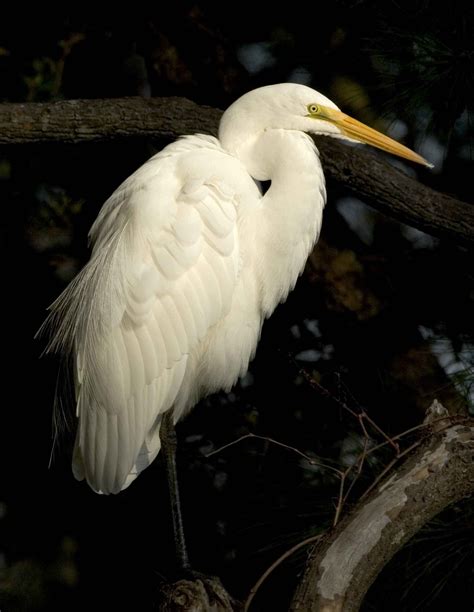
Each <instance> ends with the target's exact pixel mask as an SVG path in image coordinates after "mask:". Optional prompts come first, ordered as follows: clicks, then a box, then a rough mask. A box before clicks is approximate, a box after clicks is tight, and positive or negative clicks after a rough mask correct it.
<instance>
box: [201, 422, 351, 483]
mask: <svg viewBox="0 0 474 612" xmlns="http://www.w3.org/2000/svg"><path fill="white" fill-rule="evenodd" d="M247 438H254V439H257V440H264V441H265V442H271V443H272V444H275V445H276V446H281V447H282V448H285V449H286V450H289V451H292V452H294V453H296V454H297V455H300V457H303V459H305V460H306V461H308V463H310V464H311V465H317V466H318V467H322V468H324V469H325V470H331V471H332V472H336V474H338V476H342V475H343V472H342V471H341V470H338V469H337V468H335V467H332V466H331V465H326V464H325V463H322V462H321V461H317V460H316V459H314V458H313V457H310V456H309V455H305V453H303V452H302V451H300V450H299V449H297V448H295V447H294V446H289V445H288V444H283V442H279V441H278V440H274V439H273V438H268V437H267V436H258V435H256V434H253V433H248V434H245V435H244V436H240V438H237V440H233V441H232V442H229V443H228V444H224V446H221V447H219V448H217V449H216V450H213V451H211V452H210V453H207V454H205V455H204V456H205V457H206V458H207V457H212V455H216V454H217V453H220V452H222V451H223V450H225V449H227V448H229V447H231V446H234V444H238V443H239V442H242V440H245V439H247Z"/></svg>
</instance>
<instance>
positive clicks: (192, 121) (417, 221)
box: [0, 97, 474, 244]
mask: <svg viewBox="0 0 474 612" xmlns="http://www.w3.org/2000/svg"><path fill="white" fill-rule="evenodd" d="M221 115H222V111H220V110H219V109H216V108H211V107H208V106H199V105H197V104H195V103H194V102H191V101H189V100H186V99H185V98H176V97H170V98H151V99H150V98H118V99H107V100H67V101H60V102H53V103H47V104H1V105H0V145H9V144H28V143H42V142H59V143H81V142H94V141H103V140H113V139H115V140H116V139H123V138H131V137H153V138H158V139H160V140H165V141H167V140H171V139H174V138H176V137H177V136H180V135H183V134H189V133H193V132H205V133H211V134H215V133H216V131H217V125H218V123H219V119H220V117H221ZM316 142H317V145H318V147H319V149H320V153H321V160H322V163H323V166H324V170H325V173H326V176H327V178H328V179H329V180H330V181H331V180H333V181H336V182H337V183H340V184H343V185H344V186H345V187H347V188H348V189H349V190H350V191H351V192H352V193H353V194H354V195H355V196H356V197H359V198H361V199H362V200H364V201H365V202H367V203H368V204H370V205H371V206H373V207H374V208H376V209H378V210H380V211H382V212H383V213H385V214H387V215H390V216H392V217H395V218H396V219H398V220H400V221H403V222H404V223H408V224H410V225H413V226H415V227H418V228H420V229H422V230H423V231H426V232H429V233H431V234H433V235H435V236H440V237H442V238H448V239H451V240H454V241H455V242H461V243H464V244H473V243H474V206H471V205H469V204H466V203H464V202H460V201H458V200H456V199H454V198H451V197H449V196H446V195H443V194H440V193H437V192H435V191H433V190H432V189H430V188H429V187H426V186H425V185H423V184H422V183H419V182H417V181H415V180H413V179H412V178H410V177H408V176H406V175H405V174H403V173H402V172H400V171H399V170H397V169H395V168H394V167H393V166H390V165H389V164H388V163H386V162H385V161H384V160H383V159H382V158H381V157H380V156H377V154H375V153H371V152H368V151H367V150H363V149H362V148H361V147H357V148H354V147H348V146H346V145H344V144H342V143H341V142H338V141H336V140H334V139H332V138H324V137H318V138H317V139H316Z"/></svg>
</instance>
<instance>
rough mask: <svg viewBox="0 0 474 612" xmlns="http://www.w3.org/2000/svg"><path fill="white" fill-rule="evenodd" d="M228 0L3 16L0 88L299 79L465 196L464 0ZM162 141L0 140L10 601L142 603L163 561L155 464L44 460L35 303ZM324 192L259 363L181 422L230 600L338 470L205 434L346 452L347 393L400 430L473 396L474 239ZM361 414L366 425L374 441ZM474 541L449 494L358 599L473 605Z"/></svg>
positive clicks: (290, 538) (200, 93)
mask: <svg viewBox="0 0 474 612" xmlns="http://www.w3.org/2000/svg"><path fill="white" fill-rule="evenodd" d="M216 4H217V3H216ZM219 5H220V6H212V5H207V4H206V3H202V2H201V3H192V2H178V3H174V5H173V7H171V6H166V9H165V8H159V7H158V8H156V9H154V10H153V11H150V12H148V13H146V14H145V13H142V12H140V11H139V10H138V9H137V10H135V9H134V7H132V6H131V7H128V10H127V12H124V13H122V14H121V13H120V12H119V11H118V10H117V9H114V11H113V16H110V15H108V16H107V17H100V16H98V15H94V16H91V15H86V14H84V13H72V12H65V11H62V10H61V9H58V8H55V9H54V11H52V12H51V13H50V14H49V15H48V16H46V15H45V14H43V13H42V12H37V13H36V14H34V13H32V12H31V10H30V9H28V11H26V9H25V15H22V16H18V17H7V16H6V15H2V22H1V25H0V37H1V38H0V74H1V75H2V76H1V83H0V98H1V100H2V101H3V102H7V101H10V102H41V101H50V100H56V99H69V98H100V97H117V96H130V95H146V96H149V95H152V96H168V95H179V96H185V97H188V98H190V99H192V100H195V101H196V102H198V103H203V104H207V105H212V106H218V107H220V108H225V107H226V106H227V105H228V104H229V103H230V102H231V101H233V100H234V99H235V98H236V97H238V96H239V95H240V94H242V93H244V92H245V91H247V90H249V89H252V88H254V87H258V86H260V85H264V84H269V83H276V82H284V81H295V80H296V81H299V82H304V83H305V84H308V85H310V86H312V87H314V88H315V89H317V90H319V91H321V92H323V93H325V94H326V95H328V96H329V97H330V98H332V99H333V100H334V101H335V102H336V103H337V104H338V105H339V106H341V107H342V108H343V109H344V110H345V111H346V112H348V113H349V114H352V115H353V116H356V117H357V118H358V119H360V120H362V121H364V122H367V123H369V124H371V125H373V126H375V127H376V128H378V129H380V130H382V131H385V132H386V133H389V134H392V135H393V137H395V138H397V139H399V140H402V141H403V142H404V143H405V144H407V145H408V146H410V147H413V148H415V149H416V150H417V151H419V152H420V153H422V154H423V155H424V156H425V157H426V158H428V159H429V160H430V161H433V163H434V164H435V168H434V170H433V171H428V170H424V169H420V168H418V167H417V168H414V167H413V166H410V165H405V164H403V167H404V168H405V171H406V172H407V173H409V174H411V175H414V176H416V177H417V178H418V180H420V181H422V182H424V183H426V184H427V185H430V186H432V187H434V188H435V189H438V190H440V191H443V192H446V193H449V194H451V195H452V196H454V197H457V198H459V199H461V200H464V201H467V202H469V201H471V200H472V173H473V170H474V163H473V151H474V149H473V143H474V140H473V136H474V122H473V100H474V95H473V94H474V91H473V90H474V36H473V34H474V15H473V9H472V3H471V2H467V1H466V2H450V3H440V4H438V3H435V2H428V1H412V2H409V3H405V2H394V1H393V2H392V1H389V2H384V3H377V2H369V1H364V0H360V1H356V0H353V1H349V0H348V1H340V2H332V3H331V2H327V3H304V4H294V5H291V6H289V5H287V6H285V7H284V8H283V7H282V8H279V7H278V6H277V5H276V4H275V3H272V4H271V5H269V6H268V8H267V10H266V11H265V13H264V17H257V15H256V13H255V10H254V8H252V7H248V6H245V5H235V4H231V3H219ZM165 144H166V143H162V142H150V141H136V140H135V141H133V142H130V141H128V142H115V143H113V144H111V143H101V144H91V145H80V146H70V145H68V146H65V145H61V144H58V145H54V146H52V145H48V146H46V145H44V146H24V145H22V146H9V147H4V148H3V149H0V202H1V205H2V211H1V215H0V224H1V244H2V257H3V262H4V266H3V270H4V274H5V277H6V279H7V282H6V283H4V285H3V286H4V290H3V293H2V305H3V339H4V341H3V343H2V346H3V348H4V350H3V363H4V376H3V381H4V382H3V401H2V409H1V410H0V414H1V430H0V432H1V440H0V444H1V453H2V456H1V463H0V466H1V467H0V470H1V472H0V473H1V479H0V602H1V603H0V607H1V609H2V612H4V611H5V612H6V611H8V610H83V609H88V610H95V609H107V610H108V609H115V608H117V607H118V608H120V609H131V610H147V609H150V608H151V607H152V605H153V604H154V602H156V600H157V595H158V592H159V588H160V584H161V581H162V580H167V579H170V578H172V577H173V572H174V567H173V565H174V561H173V542H172V536H171V524H170V517H169V509H168V505H167V498H166V488H165V483H164V479H163V474H162V469H161V464H160V462H159V461H156V462H155V463H154V464H153V466H152V467H150V468H149V469H148V470H146V471H145V472H144V473H143V474H142V475H141V476H140V478H138V480H137V481H136V482H135V483H134V484H133V485H132V486H131V487H130V489H128V490H126V491H125V492H123V493H122V494H120V495H118V496H115V497H101V496H97V495H95V494H94V493H92V491H91V490H89V488H88V487H87V486H86V485H85V484H83V483H78V482H76V481H75V480H74V478H73V477H72V474H71V471H70V443H71V435H70V434H68V433H67V432H66V433H65V434H64V435H63V436H61V441H60V443H59V444H58V445H57V447H56V451H55V453H54V460H53V462H52V465H51V467H50V468H49V469H48V463H49V459H50V453H51V447H52V427H51V415H52V406H53V400H54V392H55V385H56V380H57V371H58V360H57V359H55V358H54V357H47V358H43V359H40V354H41V352H42V350H43V349H44V347H45V342H44V341H41V340H40V341H35V340H34V339H33V337H34V334H35V332H36V330H37V329H38V327H39V326H40V324H41V322H42V321H43V319H44V317H45V309H46V307H47V306H48V305H49V304H50V303H51V302H52V301H53V300H54V298H55V297H56V296H57V295H58V294H59V293H60V291H61V290H62V289H63V288H64V287H65V285H66V284H67V282H69V281H70V280H71V278H73V276H74V275H75V274H76V273H77V271H78V270H79V269H80V268H81V266H82V265H83V264H84V263H85V261H87V258H88V250H87V231H88V228H89V227H90V225H91V223H92V221H93V220H94V218H95V216H96V215H97V212H98V210H99V208H100V206H101V204H102V202H103V201H104V200H105V199H106V198H107V196H108V195H109V194H110V193H111V191H113V189H114V188H115V187H116V186H117V185H118V184H119V183H120V182H121V181H122V180H123V179H124V178H125V177H126V176H128V175H129V174H130V173H131V172H132V171H133V170H134V169H135V168H136V167H138V166H139V165H140V164H141V163H142V162H143V161H145V160H146V159H147V158H148V157H149V156H150V155H151V154H152V153H153V152H154V151H155V150H157V149H159V148H161V147H162V146H163V145H165ZM393 163H395V162H393ZM396 163H398V162H396ZM398 165H401V162H400V163H398ZM328 195H329V199H328V205H327V208H326V211H325V219H324V227H323V232H322V237H321V240H320V243H319V245H318V248H317V249H316V251H315V254H314V256H313V257H312V258H311V262H310V263H309V264H308V266H307V270H306V273H305V274H304V275H303V277H302V278H301V279H300V281H299V283H298V285H297V288H296V290H295V291H294V292H293V294H292V295H291V296H290V298H289V300H288V301H287V303H286V304H285V305H283V306H281V307H279V308H278V310H277V311H276V313H275V314H274V316H273V317H272V318H271V319H270V320H269V321H268V322H267V323H266V325H265V327H264V332H263V337H262V341H261V343H260V345H259V350H258V354H257V357H256V359H255V361H254V362H253V363H252V366H251V369H250V374H249V375H248V376H247V377H245V379H244V380H243V381H242V382H241V383H240V384H238V385H237V387H236V389H235V390H234V391H233V392H232V393H231V394H228V395H225V394H221V395H217V396H214V397H212V398H209V399H208V400H206V401H204V402H202V403H201V404H200V405H199V406H198V407H197V408H196V409H195V410H194V412H193V413H192V415H191V416H190V417H189V418H188V419H187V420H186V421H184V422H183V423H182V424H181V425H180V426H179V428H178V435H179V440H180V443H181V446H180V451H179V452H180V456H179V464H180V469H181V489H182V496H183V508H184V518H185V526H186V531H187V536H188V541H189V548H190V555H191V559H192V562H193V564H194V566H195V568H196V569H199V570H201V571H204V572H208V573H211V574H217V575H219V576H220V577H221V578H222V580H223V582H224V584H225V585H226V587H227V588H228V589H229V591H230V592H231V593H232V594H233V595H235V596H236V597H237V598H240V599H243V598H245V596H246V595H247V593H248V591H249V589H250V587H251V586H252V585H253V584H254V583H255V582H256V580H257V579H258V577H259V576H260V575H261V574H262V573H263V571H264V570H265V569H266V568H267V567H268V565H269V564H270V563H271V562H272V561H273V560H274V559H276V558H277V557H278V555H280V554H281V553H283V552H284V551H285V550H286V549H288V548H290V547H291V546H292V545H294V544H296V543H297V542H299V541H300V540H302V539H303V538H305V537H308V536H309V535H312V534H316V533H318V532H319V531H322V530H323V529H325V528H326V527H327V526H328V525H329V524H330V523H331V521H332V519H333V516H334V511H335V506H336V504H337V499H338V491H339V480H338V478H337V477H335V476H334V473H333V472H331V471H330V470H329V471H328V470H324V469H322V468H318V467H315V466H310V465H309V464H308V463H307V462H305V461H304V460H303V459H302V458H301V457H299V456H298V455H297V454H296V453H295V452H294V451H291V450H287V449H284V448H281V447H277V446H276V445H274V444H272V443H271V442H269V441H268V440H260V439H246V440H244V441H242V442H241V443H239V444H236V445H234V446H232V447H230V448H227V449H225V450H223V451H222V452H220V453H218V454H216V455H213V456H211V457H208V458H207V457H206V456H205V455H206V454H207V453H208V452H210V451H212V450H215V449H218V448H220V447H221V446H223V445H224V444H227V443H228V442H231V441H233V440H236V439H237V438H239V436H242V435H245V434H246V433H249V432H251V433H254V434H257V435H260V436H264V437H267V438H272V439H275V440H277V441H279V442H281V443H284V444H286V445H289V446H291V447H294V448H295V449H298V450H300V451H302V452H303V453H306V454H308V455H311V456H319V457H322V458H323V460H324V461H325V463H327V464H329V465H332V466H340V467H343V468H344V467H347V466H348V465H350V463H351V462H354V461H355V460H356V459H357V457H358V456H359V454H360V452H361V449H362V447H363V445H364V440H365V438H364V434H363V432H362V430H361V427H360V425H359V423H358V420H357V419H356V418H354V417H353V416H351V414H350V413H349V411H348V410H347V408H350V409H351V410H352V411H355V412H357V411H360V410H361V409H365V410H366V411H367V412H368V413H369V414H370V416H371V417H372V418H373V419H374V420H375V421H376V422H377V423H378V425H379V426H380V427H381V428H383V430H384V431H385V432H387V434H389V435H396V434H397V433H400V432H402V431H404V430H405V429H407V428H409V427H413V426H414V425H417V424H419V423H420V422H421V420H422V419H423V415H424V412H425V410H426V409H427V408H428V406H429V405H430V404H431V402H432V401H433V399H435V398H438V399H439V400H440V401H442V402H443V403H444V404H445V405H447V406H449V407H450V408H454V409H457V410H464V409H466V407H469V406H470V405H472V398H473V395H472V384H473V381H474V377H473V367H474V355H473V350H472V349H473V317H472V305H473V299H474V278H473V268H472V253H469V252H468V251H467V250H466V249H465V248H461V247H459V246H457V245H456V244H453V243H448V242H444V241H439V240H437V239H435V238H432V237H430V236H427V235H426V234H423V233H421V232H418V231H416V230H414V229H413V228H409V227H407V226H404V225H402V224H399V223H396V222H394V221H392V220H391V219H389V218H387V217H384V216H382V215H380V214H378V213H376V212H375V211H374V210H372V209H370V208H368V207H367V206H366V205H364V204H363V203H362V202H359V201H356V200H354V199H353V198H351V197H350V195H349V194H347V193H345V192H344V189H343V188H341V187H340V186H337V185H329V192H328ZM305 373H306V374H308V375H309V376H310V377H313V379H314V380H316V381H318V382H319V383H320V384H321V385H322V386H323V387H324V388H325V389H326V390H327V393H322V392H321V391H318V389H316V388H314V386H312V385H311V384H309V383H308V381H307V379H306V378H305V375H304V374H305ZM369 433H370V435H371V438H372V439H371V442H370V443H371V444H378V443H380V442H381V441H383V438H382V437H381V436H380V434H378V433H377V432H376V431H375V429H374V428H369ZM408 442H409V439H407V442H406V443H407V444H408ZM392 458H393V451H391V450H390V448H384V449H382V450H381V451H380V452H378V453H374V454H373V455H371V458H370V461H368V462H367V464H366V466H365V468H364V470H363V472H362V474H361V475H360V477H358V478H357V479H355V480H354V479H353V478H349V481H348V482H352V480H354V486H353V489H352V492H351V496H350V498H349V500H348V505H350V504H351V503H353V502H354V501H356V500H357V497H358V495H360V494H361V493H362V492H363V491H364V490H365V489H366V488H367V486H369V485H370V483H371V482H372V481H373V480H374V478H375V477H376V476H377V474H378V473H380V471H381V470H382V469H383V467H384V466H385V465H386V464H387V463H388V462H389V461H390V460H391V459H392ZM472 536H473V512H472V506H471V505H470V504H469V503H468V502H466V503H464V504H459V505H457V506H456V507H453V508H451V509H449V510H448V511H447V512H445V513H444V514H443V515H441V516H440V517H438V519H437V520H436V521H434V522H433V523H432V524H430V525H429V526H428V527H427V529H426V530H425V531H424V532H423V533H422V534H420V536H419V538H418V539H414V541H413V542H411V543H410V545H409V546H407V547H406V549H405V551H403V552H402V553H401V554H400V555H398V557H397V559H395V560H394V561H393V562H392V565H391V568H390V567H389V568H388V569H387V570H386V571H385V572H384V573H383V574H382V575H381V577H380V578H379V580H378V582H377V583H376V584H375V585H374V587H373V589H372V590H371V593H370V594H369V597H368V599H367V602H366V607H365V608H364V609H365V610H398V611H400V610H428V609H430V610H431V609H437V608H438V609H445V608H446V607H447V606H448V605H449V606H451V607H452V606H453V602H455V604H454V607H455V609H456V610H471V609H472V601H473V584H472V583H473V580H472V565H473V563H472V561H473V554H472V541H473V537H472ZM306 554H307V552H306V551H304V550H303V551H302V552H300V553H298V554H296V555H294V556H293V557H292V558H291V559H290V560H289V561H287V562H286V563H285V564H284V565H283V566H282V567H280V568H279V569H278V570H277V571H276V572H275V574H274V576H273V578H271V579H270V581H269V582H268V585H267V586H264V587H263V588H262V590H261V592H260V594H259V595H258V597H257V598H256V600H255V603H254V605H255V607H254V609H255V610H257V609H260V610H275V611H277V610H286V609H287V607H288V601H289V598H290V596H291V592H292V589H293V587H294V585H295V584H296V581H297V579H298V576H299V575H300V572H301V570H302V567H303V564H304V561H305V558H306Z"/></svg>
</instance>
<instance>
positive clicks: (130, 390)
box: [52, 141, 239, 493]
mask: <svg viewBox="0 0 474 612" xmlns="http://www.w3.org/2000/svg"><path fill="white" fill-rule="evenodd" d="M216 142H217V141H216ZM198 144H199V146H197V144H196V143H193V142H191V143H188V145H189V149H190V150H189V151H188V150H184V151H183V150H181V149H180V148H179V147H180V146H181V148H182V147H183V144H181V145H180V144H179V143H178V144H176V145H175V150H173V148H172V146H171V147H168V148H167V149H165V150H164V151H163V152H162V153H161V154H159V155H158V156H155V158H152V160H150V161H149V162H148V163H147V164H145V165H144V166H142V168H140V169H139V170H138V171H137V172H136V173H135V174H134V175H132V176H131V177H130V178H129V179H127V181H125V183H124V184H123V185H122V186H121V187H120V188H119V189H118V190H117V191H116V192H115V193H114V194H113V195H112V197H111V198H110V199H109V200H108V202H106V204H105V205H104V207H103V209H102V211H101V213H100V214H99V217H98V218H97V221H96V222H95V224H94V226H93V227H92V230H91V238H92V240H93V241H94V249H93V254H92V257H91V260H90V262H89V263H88V264H87V265H86V267H85V268H84V269H83V270H82V272H81V273H80V274H79V275H78V277H76V279H75V280H74V281H73V283H72V284H71V285H70V286H69V288H68V289H66V291H65V293H64V294H63V295H62V296H61V297H60V298H59V299H58V301H57V302H56V303H55V305H53V314H52V317H53V319H54V318H56V319H57V320H58V321H59V322H60V323H59V329H58V332H57V335H56V339H55V343H56V344H63V345H64V344H67V343H68V342H72V343H73V352H74V355H75V363H76V368H75V370H76V401H77V416H78V419H79V423H78V433H77V438H76V449H75V460H74V463H75V474H76V476H77V477H78V478H82V477H85V478H86V479H87V481H88V482H89V484H90V485H91V486H92V488H93V489H95V490H96V491H100V492H103V493H115V492H118V491H120V490H121V489H123V488H125V487H126V486H128V484H129V483H130V482H131V481H132V480H133V479H134V478H135V477H136V475H137V474H138V473H139V472H140V471H141V470H142V469H144V467H146V466H147V465H149V463H150V462H151V461H152V460H153V459H154V457H155V456H156V454H157V452H158V451H159V424H160V420H161V415H162V414H163V412H165V411H166V410H168V409H169V408H170V407H171V406H172V405H173V403H174V402H175V401H176V398H177V395H178V394H179V392H180V388H181V386H182V383H183V379H184V377H185V375H186V370H187V367H188V364H189V363H190V356H192V354H193V351H196V349H197V347H199V346H200V343H202V342H203V341H204V340H205V337H206V334H207V333H208V331H209V329H210V328H212V326H214V325H215V324H216V323H217V322H218V321H219V320H221V319H222V318H223V317H224V316H225V315H226V314H227V313H228V312H229V310H230V307H231V301H232V295H233V290H234V287H235V285H236V282H237V277H238V274H239V244H238V229H237V228H238V225H237V217H238V204H237V199H236V193H235V189H233V188H232V187H229V184H228V182H227V181H226V180H225V176H226V172H225V171H223V172H220V170H219V165H222V166H225V165H226V164H228V163H229V160H228V159H227V158H226V159H225V160H223V157H224V155H225V154H224V153H223V152H222V151H219V150H218V148H217V145H216V144H214V145H213V146H211V145H212V144H213V143H212V142H210V144H209V145H206V142H204V143H198ZM191 145H193V146H195V147H196V151H194V150H193V147H192V146H191ZM169 149H171V152H170V151H169ZM221 158H222V159H221ZM221 162H222V163H221ZM234 170H235V168H234ZM196 376H197V374H196ZM197 399H198V398H193V397H191V398H188V401H189V403H191V404H192V403H194V402H195V401H196V400H197Z"/></svg>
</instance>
